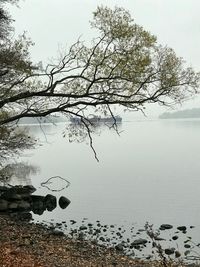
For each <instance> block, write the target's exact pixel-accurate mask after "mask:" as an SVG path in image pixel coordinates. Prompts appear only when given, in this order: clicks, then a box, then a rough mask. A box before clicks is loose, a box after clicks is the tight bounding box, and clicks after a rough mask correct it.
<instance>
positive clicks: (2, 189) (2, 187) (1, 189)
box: [0, 185, 9, 192]
mask: <svg viewBox="0 0 200 267" xmlns="http://www.w3.org/2000/svg"><path fill="white" fill-rule="evenodd" d="M7 190H9V187H7V186H2V185H1V186H0V192H5V191H7Z"/></svg>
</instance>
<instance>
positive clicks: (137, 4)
mask: <svg viewBox="0 0 200 267" xmlns="http://www.w3.org/2000/svg"><path fill="white" fill-rule="evenodd" d="M98 5H106V6H109V7H114V6H121V7H124V8H126V9H128V10H129V11H130V13H131V14H132V16H133V18H134V20H135V22H136V23H137V24H140V25H142V26H143V27H144V28H145V29H146V30H148V31H150V32H151V33H152V34H154V35H156V36H157V37H158V42H159V43H161V44H162V45H168V46H170V47H172V48H173V49H174V50H175V51H176V53H177V55H178V56H182V57H183V58H184V59H185V60H186V61H187V62H188V64H189V65H191V66H193V67H194V68H195V69H196V70H198V71H200V11H199V10H200V0H24V1H20V2H19V8H16V7H12V8H11V9H10V10H11V12H12V16H13V18H14V19H15V23H14V26H15V28H16V33H22V32H23V31H26V32H27V34H28V35H29V36H30V37H31V39H32V40H33V41H34V42H35V46H34V48H33V49H32V57H33V59H34V61H40V60H42V61H43V62H45V61H47V60H48V59H50V58H52V57H56V55H57V51H58V47H59V46H65V45H68V46H69V45H70V44H72V43H74V42H75V41H76V40H77V38H78V37H79V36H81V38H82V39H83V40H87V39H90V38H92V36H93V32H92V30H91V29H90V25H89V20H91V19H92V12H93V11H95V9H96V7H97V6H98ZM190 106H191V107H197V106H200V105H199V101H198V100H197V99H195V100H192V101H189V102H188V103H186V104H184V106H183V107H184V108H188V107H190Z"/></svg>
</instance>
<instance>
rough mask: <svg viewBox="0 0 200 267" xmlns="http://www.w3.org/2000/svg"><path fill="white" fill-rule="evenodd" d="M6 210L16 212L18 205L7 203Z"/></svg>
mask: <svg viewBox="0 0 200 267" xmlns="http://www.w3.org/2000/svg"><path fill="white" fill-rule="evenodd" d="M8 208H9V209H10V210H17V209H18V203H16V202H12V203H9V204H8Z"/></svg>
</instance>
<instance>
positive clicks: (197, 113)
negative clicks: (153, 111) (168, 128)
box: [159, 108, 200, 119]
mask: <svg viewBox="0 0 200 267" xmlns="http://www.w3.org/2000/svg"><path fill="white" fill-rule="evenodd" d="M159 118H160V119H184V118H200V108H192V109H185V110H180V111H175V112H164V113H162V114H161V115H160V116H159Z"/></svg>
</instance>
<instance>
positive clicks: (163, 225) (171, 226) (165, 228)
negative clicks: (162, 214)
mask: <svg viewBox="0 0 200 267" xmlns="http://www.w3.org/2000/svg"><path fill="white" fill-rule="evenodd" d="M171 228H173V225H171V224H161V226H160V228H159V229H160V230H168V229H171Z"/></svg>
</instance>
